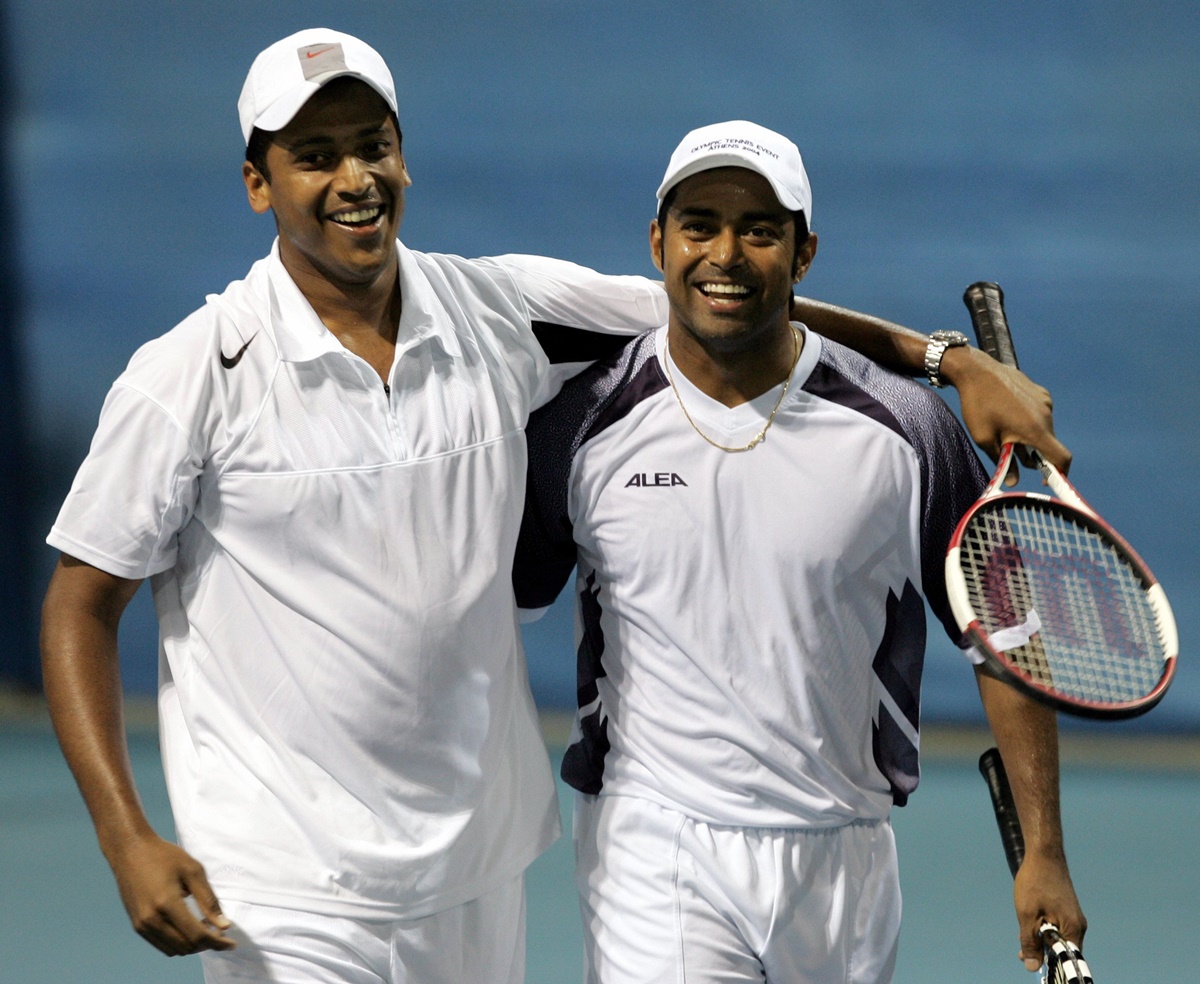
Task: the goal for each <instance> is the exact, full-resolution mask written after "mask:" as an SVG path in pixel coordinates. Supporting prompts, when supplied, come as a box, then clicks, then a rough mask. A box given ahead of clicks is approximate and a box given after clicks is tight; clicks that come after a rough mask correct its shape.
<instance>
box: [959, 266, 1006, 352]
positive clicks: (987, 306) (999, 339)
mask: <svg viewBox="0 0 1200 984" xmlns="http://www.w3.org/2000/svg"><path fill="white" fill-rule="evenodd" d="M963 303H964V304H965V305H966V306H967V310H968V311H970V312H971V324H973V325H974V326H975V338H976V340H977V341H978V342H979V347H980V348H981V349H983V350H984V351H985V352H986V353H987V354H988V355H990V356H991V357H992V358H993V359H995V360H996V361H997V362H1003V363H1004V364H1005V365H1006V366H1012V367H1013V368H1014V369H1019V368H1020V366H1019V365H1018V364H1017V353H1016V350H1015V349H1014V348H1013V343H1012V335H1011V334H1010V333H1009V330H1008V318H1007V317H1006V316H1005V314H1004V291H1002V290H1001V289H1000V285H999V284H993V283H988V282H986V281H980V282H979V283H975V284H971V286H970V287H968V288H967V289H966V290H965V291H963Z"/></svg>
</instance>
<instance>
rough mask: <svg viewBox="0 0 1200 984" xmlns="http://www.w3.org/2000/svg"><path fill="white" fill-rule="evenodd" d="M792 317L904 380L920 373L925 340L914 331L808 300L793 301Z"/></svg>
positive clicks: (879, 319)
mask: <svg viewBox="0 0 1200 984" xmlns="http://www.w3.org/2000/svg"><path fill="white" fill-rule="evenodd" d="M792 314H793V316H794V317H795V319H796V320H797V321H803V322H804V323H805V324H806V325H808V327H809V328H811V329H812V330H813V331H815V332H816V333H817V334H818V335H824V336H825V337H826V338H832V339H833V340H834V341H835V342H840V343H841V344H842V345H845V346H847V347H849V348H852V349H854V350H855V351H856V352H860V353H861V354H863V355H865V356H866V357H867V358H869V359H870V360H871V361H872V362H878V363H879V364H880V365H881V366H886V367H887V368H888V369H891V370H892V371H893V372H898V373H901V374H902V375H906V376H917V375H920V374H921V373H922V372H924V368H925V348H926V346H927V345H928V344H929V337H928V336H927V335H922V334H921V333H920V332H918V331H913V330H912V329H911V328H905V327H904V326H903V325H898V324H895V323H894V322H891V321H886V320H885V319H883V318H876V317H874V316H873V315H870V314H861V313H859V312H857V311H851V310H850V309H849V308H844V307H838V306H837V305H836V304H826V303H825V302H824V301H814V300H813V299H812V298H809V297H796V298H795V299H794V303H793V306H792Z"/></svg>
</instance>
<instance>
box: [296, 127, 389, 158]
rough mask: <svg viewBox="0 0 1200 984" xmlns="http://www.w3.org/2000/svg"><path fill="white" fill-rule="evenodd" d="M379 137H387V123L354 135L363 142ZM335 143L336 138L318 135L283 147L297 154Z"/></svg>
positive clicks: (362, 130)
mask: <svg viewBox="0 0 1200 984" xmlns="http://www.w3.org/2000/svg"><path fill="white" fill-rule="evenodd" d="M377 135H383V136H386V135H387V124H386V123H384V124H382V125H380V126H366V127H363V128H362V129H361V130H359V131H358V132H357V133H355V134H354V138H355V139H357V140H361V139H363V138H364V137H373V136H377ZM335 142H336V140H335V138H334V137H332V136H330V135H329V134H326V133H318V134H315V135H314V136H311V137H301V138H300V139H299V140H296V141H294V142H293V143H288V144H283V145H282V146H283V147H284V148H286V149H287V150H288V151H290V152H292V153H295V152H296V151H299V150H307V149H309V148H311V147H328V146H329V145H331V144H333V143H335Z"/></svg>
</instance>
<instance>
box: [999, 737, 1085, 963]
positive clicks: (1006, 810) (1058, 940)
mask: <svg viewBox="0 0 1200 984" xmlns="http://www.w3.org/2000/svg"><path fill="white" fill-rule="evenodd" d="M979 771H980V773H981V774H982V775H983V779H984V781H985V782H986V783H987V787H988V792H989V793H990V794H991V797H992V809H993V810H994V811H995V814H996V824H997V825H998V826H999V828H1000V840H1001V842H1002V843H1003V844H1004V855H1005V857H1006V858H1007V859H1008V868H1009V871H1011V872H1012V874H1013V877H1014V878H1015V877H1016V875H1017V870H1018V869H1019V868H1020V867H1021V862H1022V861H1023V860H1024V859H1025V838H1024V837H1023V836H1022V834H1021V821H1020V818H1019V817H1018V816H1017V807H1016V804H1015V803H1014V802H1013V795H1012V790H1011V789H1010V788H1009V785H1008V776H1007V774H1006V773H1005V771H1004V761H1003V760H1002V759H1001V758H1000V752H999V751H997V750H996V749H995V748H989V749H988V750H987V751H986V752H984V753H983V755H981V756H980V758H979ZM1038 933H1039V935H1040V936H1041V938H1042V948H1043V951H1044V953H1045V973H1044V974H1043V976H1042V982H1043V984H1094V982H1093V980H1092V971H1091V968H1090V967H1088V965H1087V961H1085V960H1084V959H1083V953H1082V952H1081V951H1080V949H1079V947H1077V946H1076V945H1075V944H1074V943H1072V942H1071V941H1070V940H1068V939H1065V938H1064V937H1063V936H1062V935H1061V934H1060V933H1059V931H1058V927H1056V926H1054V925H1053V924H1052V923H1049V922H1044V923H1042V927H1041V929H1040V930H1039V931H1038Z"/></svg>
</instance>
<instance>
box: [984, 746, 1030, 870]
mask: <svg viewBox="0 0 1200 984" xmlns="http://www.w3.org/2000/svg"><path fill="white" fill-rule="evenodd" d="M979 772H980V774H981V775H982V776H983V781H984V782H986V783H987V787H988V793H989V794H990V795H991V797H992V810H993V812H994V813H995V814H996V825H997V826H998V827H999V828H1000V842H1001V843H1002V844H1003V845H1004V856H1005V858H1007V859H1008V870H1009V871H1011V872H1012V874H1013V877H1014V878H1015V877H1016V875H1017V869H1018V868H1020V867H1021V862H1022V861H1024V860H1025V837H1024V835H1023V834H1022V833H1021V820H1020V818H1019V817H1018V816H1017V804H1016V803H1015V802H1014V801H1013V795H1012V789H1011V788H1010V787H1009V785H1008V773H1006V772H1005V771H1004V760H1003V759H1001V758H1000V751H999V750H998V749H995V748H989V749H988V750H987V751H986V752H984V753H983V754H982V755H981V756H979Z"/></svg>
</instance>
